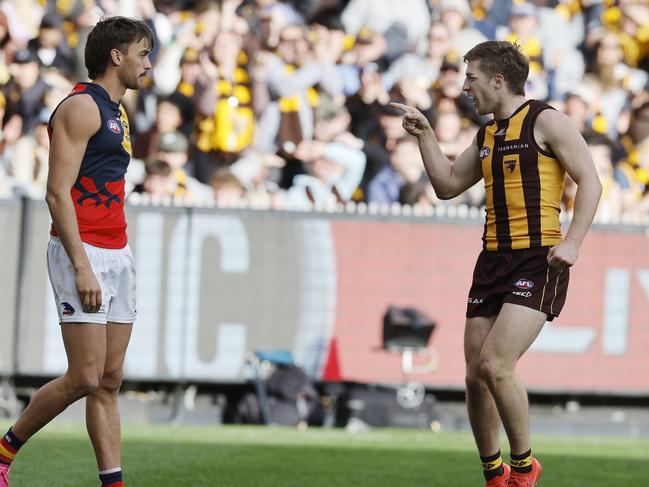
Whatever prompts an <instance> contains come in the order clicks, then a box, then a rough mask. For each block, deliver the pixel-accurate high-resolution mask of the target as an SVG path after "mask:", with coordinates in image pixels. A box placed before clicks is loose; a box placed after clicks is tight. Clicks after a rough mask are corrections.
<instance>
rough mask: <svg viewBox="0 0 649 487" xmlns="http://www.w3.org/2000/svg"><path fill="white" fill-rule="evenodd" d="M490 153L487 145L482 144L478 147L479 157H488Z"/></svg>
mask: <svg viewBox="0 0 649 487" xmlns="http://www.w3.org/2000/svg"><path fill="white" fill-rule="evenodd" d="M490 153H491V149H489V147H487V146H483V147H482V148H481V149H480V159H486V158H487V157H489V154H490Z"/></svg>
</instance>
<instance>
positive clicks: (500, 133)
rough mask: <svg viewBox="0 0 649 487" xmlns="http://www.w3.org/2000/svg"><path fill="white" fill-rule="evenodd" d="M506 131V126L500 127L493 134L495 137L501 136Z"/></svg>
mask: <svg viewBox="0 0 649 487" xmlns="http://www.w3.org/2000/svg"><path fill="white" fill-rule="evenodd" d="M506 133H507V129H506V128H501V129H500V130H499V131H498V132H496V133H495V134H494V136H495V137H502V136H503V135H505V134H506Z"/></svg>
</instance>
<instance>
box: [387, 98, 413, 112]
mask: <svg viewBox="0 0 649 487" xmlns="http://www.w3.org/2000/svg"><path fill="white" fill-rule="evenodd" d="M388 105H390V106H391V107H392V108H396V109H397V110H401V111H402V112H404V113H412V112H413V110H414V108H413V107H409V106H408V105H404V104H403V103H397V102H396V101H391V102H390V103H388Z"/></svg>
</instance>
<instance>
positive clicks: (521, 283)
mask: <svg viewBox="0 0 649 487" xmlns="http://www.w3.org/2000/svg"><path fill="white" fill-rule="evenodd" d="M514 286H515V287H517V288H518V289H532V288H533V287H534V283H533V282H532V281H530V280H529V279H519V280H518V281H516V282H515V283H514Z"/></svg>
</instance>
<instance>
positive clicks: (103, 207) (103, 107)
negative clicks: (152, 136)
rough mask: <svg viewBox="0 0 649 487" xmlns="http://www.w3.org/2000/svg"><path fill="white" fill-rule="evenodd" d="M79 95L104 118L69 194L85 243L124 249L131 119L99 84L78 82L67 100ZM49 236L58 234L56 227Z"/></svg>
mask: <svg viewBox="0 0 649 487" xmlns="http://www.w3.org/2000/svg"><path fill="white" fill-rule="evenodd" d="M79 94H84V95H90V96H91V97H92V99H93V100H94V102H95V103H96V104H97V107H98V108H99V114H100V116H101V126H100V128H99V130H97V132H96V133H95V134H94V135H93V136H92V137H91V138H90V140H88V145H87V146H86V151H85V153H84V155H83V159H82V160H81V167H80V168H79V175H78V177H77V180H76V181H75V183H74V186H73V187H72V190H71V191H70V194H71V196H72V201H73V203H74V209H75V211H76V215H77V222H78V224H79V234H80V236H81V241H82V242H85V243H87V244H90V245H94V246H96V247H102V248H109V249H118V248H122V247H124V246H125V245H126V243H127V237H126V218H125V215H124V175H125V174H126V169H127V167H128V163H129V161H130V159H131V139H130V136H129V126H128V119H127V117H126V112H125V111H124V108H123V107H122V105H121V104H119V103H115V102H114V101H112V100H111V99H110V96H109V95H108V93H107V92H106V90H104V88H102V87H101V86H100V85H98V84H96V83H77V84H76V85H75V87H74V88H73V89H72V91H71V92H70V94H69V95H68V98H69V97H71V96H75V95H79ZM66 99H67V98H66ZM57 108H58V107H57ZM54 113H56V110H55V111H54ZM52 116H54V114H52ZM51 121H52V119H50V124H49V126H48V130H49V133H50V137H51V136H52V127H51ZM50 233H51V234H52V235H55V236H56V235H57V233H56V229H55V228H54V225H52V229H51V232H50Z"/></svg>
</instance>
